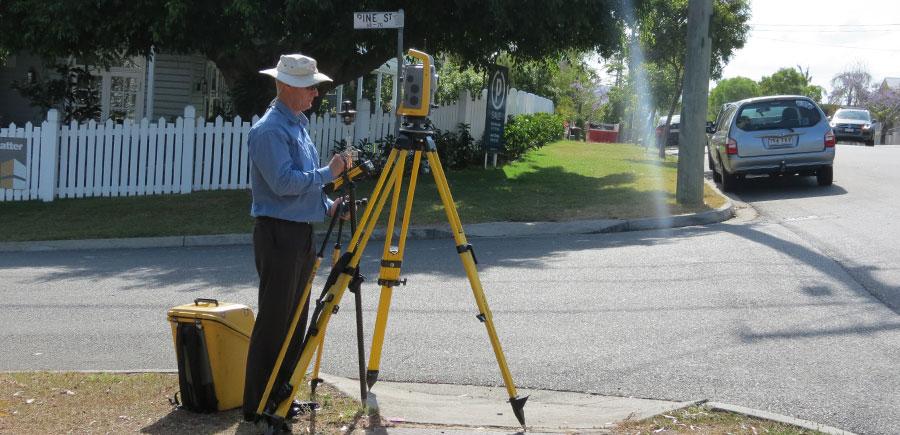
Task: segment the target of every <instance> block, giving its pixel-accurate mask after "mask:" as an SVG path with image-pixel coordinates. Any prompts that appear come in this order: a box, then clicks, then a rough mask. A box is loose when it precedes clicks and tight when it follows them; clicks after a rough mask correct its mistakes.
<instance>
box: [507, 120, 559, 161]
mask: <svg viewBox="0 0 900 435" xmlns="http://www.w3.org/2000/svg"><path fill="white" fill-rule="evenodd" d="M563 121H564V120H563V117H562V115H556V114H550V113H535V114H531V115H516V116H513V117H511V119H510V121H509V122H508V123H507V124H506V128H505V130H504V132H503V138H504V140H505V142H506V150H505V152H504V156H505V157H506V159H508V160H515V159H517V158H519V157H520V156H522V154H525V153H526V152H528V151H529V150H533V149H538V148H540V147H542V146H544V145H546V144H548V143H550V142H553V141H557V140H560V139H562V137H563V134H564V133H565V131H564V129H563Z"/></svg>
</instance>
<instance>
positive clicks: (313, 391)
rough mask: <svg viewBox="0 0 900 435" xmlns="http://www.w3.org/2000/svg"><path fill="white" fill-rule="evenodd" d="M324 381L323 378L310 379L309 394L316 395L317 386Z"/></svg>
mask: <svg viewBox="0 0 900 435" xmlns="http://www.w3.org/2000/svg"><path fill="white" fill-rule="evenodd" d="M322 382H324V381H323V380H322V379H321V378H315V379H312V380H310V381H309V394H310V395H312V396H315V395H316V387H318V386H319V384H321V383H322Z"/></svg>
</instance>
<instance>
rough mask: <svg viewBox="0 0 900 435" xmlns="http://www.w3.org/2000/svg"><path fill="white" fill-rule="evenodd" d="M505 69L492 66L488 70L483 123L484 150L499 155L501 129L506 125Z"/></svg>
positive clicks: (499, 66)
mask: <svg viewBox="0 0 900 435" xmlns="http://www.w3.org/2000/svg"><path fill="white" fill-rule="evenodd" d="M507 77H508V73H507V69H506V67H505V66H501V65H493V66H492V67H491V68H490V69H489V70H488V93H487V111H486V113H485V121H484V150H485V152H492V153H499V152H500V151H502V150H503V128H504V126H505V125H506V90H507V84H508V81H507Z"/></svg>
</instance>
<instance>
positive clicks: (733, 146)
mask: <svg viewBox="0 0 900 435" xmlns="http://www.w3.org/2000/svg"><path fill="white" fill-rule="evenodd" d="M725 153H726V154H737V141H736V140H734V138H731V137H729V138H728V142H726V143H725Z"/></svg>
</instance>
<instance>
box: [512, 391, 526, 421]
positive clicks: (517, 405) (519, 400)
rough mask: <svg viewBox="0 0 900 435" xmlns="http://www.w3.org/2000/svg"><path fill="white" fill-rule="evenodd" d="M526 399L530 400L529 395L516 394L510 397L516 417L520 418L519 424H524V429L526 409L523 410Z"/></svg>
mask: <svg viewBox="0 0 900 435" xmlns="http://www.w3.org/2000/svg"><path fill="white" fill-rule="evenodd" d="M526 401H528V396H525V397H518V396H516V397H513V398H511V399H509V404H510V405H512V409H513V414H515V415H516V419H518V420H519V424H521V425H522V429H525V410H523V409H522V408H524V407H525V402H526Z"/></svg>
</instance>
